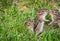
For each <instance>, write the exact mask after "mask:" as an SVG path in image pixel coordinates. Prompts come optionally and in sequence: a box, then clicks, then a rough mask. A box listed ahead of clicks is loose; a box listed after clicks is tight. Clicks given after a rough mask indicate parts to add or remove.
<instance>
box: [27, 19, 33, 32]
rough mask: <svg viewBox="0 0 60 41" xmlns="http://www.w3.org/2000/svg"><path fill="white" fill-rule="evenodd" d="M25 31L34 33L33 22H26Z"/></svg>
mask: <svg viewBox="0 0 60 41" xmlns="http://www.w3.org/2000/svg"><path fill="white" fill-rule="evenodd" d="M26 25H27V29H28V30H30V31H32V32H34V22H33V21H32V20H29V21H27V22H26Z"/></svg>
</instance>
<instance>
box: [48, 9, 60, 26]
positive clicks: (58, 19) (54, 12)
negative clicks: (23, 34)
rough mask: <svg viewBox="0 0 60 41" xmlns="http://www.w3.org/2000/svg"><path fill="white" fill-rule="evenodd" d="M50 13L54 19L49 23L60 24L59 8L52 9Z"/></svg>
mask: <svg viewBox="0 0 60 41" xmlns="http://www.w3.org/2000/svg"><path fill="white" fill-rule="evenodd" d="M49 14H50V15H51V18H52V21H51V22H50V23H49V25H51V24H53V23H57V24H58V25H59V26H60V14H59V13H58V10H50V11H49Z"/></svg>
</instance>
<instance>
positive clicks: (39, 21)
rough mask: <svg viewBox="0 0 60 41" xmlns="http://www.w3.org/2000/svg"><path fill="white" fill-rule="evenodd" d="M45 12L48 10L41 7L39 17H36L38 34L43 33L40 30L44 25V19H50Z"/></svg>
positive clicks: (35, 27)
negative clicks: (46, 17)
mask: <svg viewBox="0 0 60 41" xmlns="http://www.w3.org/2000/svg"><path fill="white" fill-rule="evenodd" d="M45 12H46V14H47V13H48V10H44V9H39V10H38V13H37V18H36V23H35V26H34V29H35V32H37V33H38V34H39V33H41V32H39V31H40V27H41V26H42V24H41V23H42V22H44V21H49V20H46V19H45V17H43V16H45V15H44V14H45Z"/></svg>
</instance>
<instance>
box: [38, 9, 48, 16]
mask: <svg viewBox="0 0 60 41" xmlns="http://www.w3.org/2000/svg"><path fill="white" fill-rule="evenodd" d="M47 13H48V10H47V9H39V10H38V15H39V16H41V15H47Z"/></svg>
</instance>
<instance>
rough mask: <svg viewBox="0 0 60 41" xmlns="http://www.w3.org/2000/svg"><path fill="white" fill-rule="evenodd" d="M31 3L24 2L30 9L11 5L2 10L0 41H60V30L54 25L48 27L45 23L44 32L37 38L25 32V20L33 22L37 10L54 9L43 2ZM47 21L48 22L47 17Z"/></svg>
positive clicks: (0, 15)
mask: <svg viewBox="0 0 60 41" xmlns="http://www.w3.org/2000/svg"><path fill="white" fill-rule="evenodd" d="M33 2H34V1H33ZM33 2H32V3H30V1H27V2H26V4H27V5H28V6H29V4H30V6H29V7H31V8H27V9H23V6H22V5H20V6H15V5H12V6H11V7H10V8H6V9H4V11H5V12H2V11H1V12H0V41H60V28H58V27H57V26H56V25H54V26H48V25H47V24H46V23H45V31H44V32H43V33H42V34H41V35H39V36H37V35H36V34H35V33H31V32H30V31H28V30H27V27H26V24H25V22H26V21H27V20H34V21H35V18H36V13H37V10H38V9H39V8H44V9H55V7H53V6H47V5H46V4H45V3H44V1H41V3H39V2H37V4H36V3H34V4H35V5H34V4H33ZM46 3H47V2H46ZM22 4H24V3H22ZM33 5H34V6H33ZM19 7H20V8H19ZM47 19H49V20H50V16H49V15H48V16H47Z"/></svg>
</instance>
